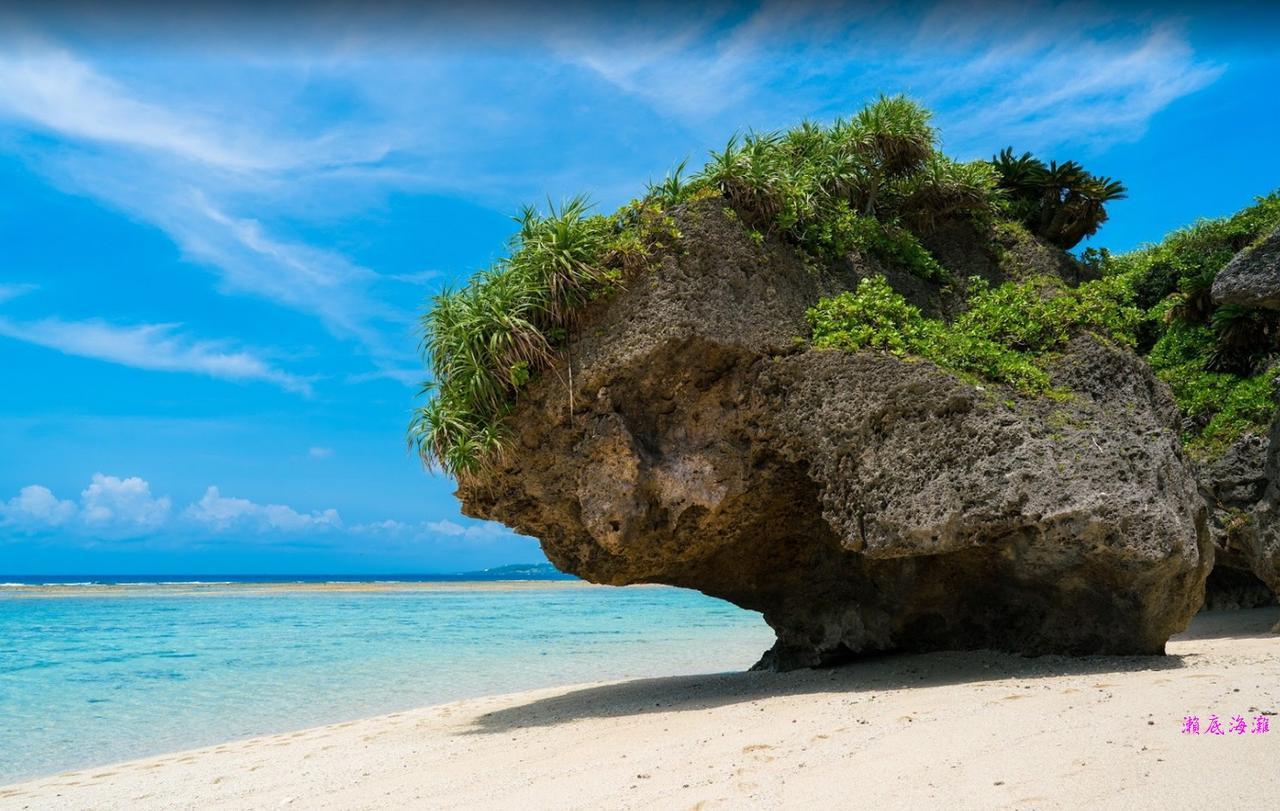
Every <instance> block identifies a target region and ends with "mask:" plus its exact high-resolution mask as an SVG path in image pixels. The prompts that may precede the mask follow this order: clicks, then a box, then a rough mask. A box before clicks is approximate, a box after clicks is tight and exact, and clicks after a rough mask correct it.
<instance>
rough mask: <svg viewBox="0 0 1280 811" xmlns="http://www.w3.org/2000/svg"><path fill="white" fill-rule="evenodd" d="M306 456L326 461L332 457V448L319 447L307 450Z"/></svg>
mask: <svg viewBox="0 0 1280 811" xmlns="http://www.w3.org/2000/svg"><path fill="white" fill-rule="evenodd" d="M307 456H310V457H311V458H312V459H328V458H329V457H330V456H333V448H322V447H320V446H319V445H316V446H313V447H311V448H308V449H307Z"/></svg>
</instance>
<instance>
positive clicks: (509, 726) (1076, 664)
mask: <svg viewBox="0 0 1280 811" xmlns="http://www.w3.org/2000/svg"><path fill="white" fill-rule="evenodd" d="M1277 619H1280V608H1275V607H1269V608H1260V609H1252V610H1247V611H1231V612H1210V613H1205V614H1201V615H1199V616H1197V617H1196V619H1195V620H1194V621H1193V622H1192V625H1191V628H1189V629H1188V630H1187V632H1185V633H1183V634H1179V635H1178V636H1177V637H1175V639H1176V640H1180V641H1183V642H1189V641H1199V640H1207V639H1240V638H1263V637H1270V636H1272V631H1271V627H1272V626H1273V625H1274V624H1275V622H1276V621H1277ZM1278 642H1280V639H1278ZM1182 666H1183V661H1182V656H1180V655H1166V656H1082V657H1066V656H1039V657H1034V658H1032V657H1024V656H1017V655H1014V654H1004V653H996V652H993V651H954V652H940V653H924V654H891V655H879V656H868V657H864V658H861V659H858V660H856V661H854V662H851V663H849V664H845V665H842V666H840V667H835V668H829V669H820V670H802V671H793V672H791V673H713V674H705V675H698V676H673V677H666V678H656V679H637V680H635V681H626V682H620V683H617V684H606V685H601V686H597V687H585V688H581V689H577V690H571V691H570V692H568V693H564V694H561V695H557V696H552V697H549V698H543V699H538V700H535V701H531V702H529V703H527V704H522V705H520V706H516V707H508V708H505V709H501V710H496V711H494V712H490V713H486V714H484V715H482V716H480V717H479V718H477V719H476V721H475V725H474V726H473V727H472V728H471V729H469V730H467V731H466V732H465V733H463V734H470V735H485V734H493V733H502V732H509V731H511V730H516V729H524V728H530V727H546V726H555V725H558V724H563V723H568V722H571V721H575V720H578V719H585V718H617V717H625V716H633V715H645V714H647V713H653V712H698V711H700V710H711V709H714V708H716V707H723V706H727V705H731V704H740V703H744V702H750V701H755V700H757V699H763V698H772V697H777V696H793V695H805V694H811V693H831V692H848V693H855V694H856V693H874V692H878V691H886V690H903V689H909V688H912V687H937V686H945V685H953V684H977V683H981V682H987V681H996V680H1004V679H1040V678H1050V677H1055V676H1079V675H1090V674H1094V673H1098V674H1101V673H1125V672H1135V671H1144V670H1170V669H1176V668H1180V667H1182Z"/></svg>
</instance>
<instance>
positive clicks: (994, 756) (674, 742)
mask: <svg viewBox="0 0 1280 811" xmlns="http://www.w3.org/2000/svg"><path fill="white" fill-rule="evenodd" d="M1277 620H1280V609H1276V608H1271V609H1260V610H1254V611H1244V612H1226V613H1211V614H1205V615H1201V616H1200V617H1198V618H1197V619H1196V621H1195V622H1194V623H1193V625H1192V627H1191V629H1190V630H1189V631H1188V632H1187V633H1186V634H1183V635H1181V636H1179V637H1177V638H1176V639H1175V640H1173V641H1172V642H1170V644H1169V646H1168V652H1169V654H1170V655H1169V656H1167V657H1163V658H1116V657H1095V658H1084V659H1064V658H1059V657H1043V658H1037V659H1027V658H1021V657H1017V656H1006V655H1002V654H994V653H986V652H980V653H940V654H928V655H917V656H892V657H882V658H877V659H871V660H867V661H863V662H861V663H858V664H855V665H852V666H848V667H844V668H839V669H835V670H825V671H805V672H800V673H790V674H781V675H779V674H764V673H733V674H720V675H708V676H697V677H681V678H669V679H650V680H643V681H632V682H622V683H613V684H594V685H579V686H572V687H561V688H555V689H549V690H539V691H531V692H525V693H517V694H512V695H503V696H494V697H490V698H482V699H473V700H468V701H460V702H456V703H453V704H446V705H442V706H436V707H426V708H423V709H419V710H414V711H411V712H403V713H396V714H393V715H386V716H381V717H377V718H369V719H366V720H361V721H356V722H352V723H345V724H337V725H333V726H326V727H319V728H315V729H309V730H304V731H301V732H294V733H288V734H282V735H273V736H269V737H262V738H255V739H252V740H244V741H237V742H233V743H228V744H225V745H222V746H216V747H212V748H206V749H199V750H193V751H189V752H181V753H177V754H171V755H167V756H163V757H157V758H150V759H145V760H138V761H133V762H130V763H123V764H119V765H114V766H105V767H99V768H93V769H86V770H83V771H78V772H69V773H65V774H60V775H56V776H53V777H47V778H42V779H37V780H33V781H30V782H26V783H21V784H18V785H13V786H8V787H5V788H3V789H0V807H2V808H6V809H8V808H31V809H48V808H101V809H108V808H120V809H125V808H128V809H138V808H202V809H203V808H278V807H288V806H293V807H297V808H308V809H310V808H511V809H517V808H518V809H530V808H582V809H598V808H642V807H647V808H687V809H693V808H702V809H711V808H745V807H750V808H756V807H761V808H777V807H796V808H799V807H808V806H810V805H812V804H815V803H822V804H823V805H829V806H835V807H842V808H856V807H868V808H870V807H878V808H883V807H932V806H940V805H945V806H947V807H948V808H951V809H959V808H1081V807H1119V806H1124V807H1126V808H1153V809H1154V808H1160V809H1174V808H1188V809H1190V808H1209V807H1212V808H1234V807H1255V808H1262V807H1272V806H1273V805H1274V803H1275V801H1276V798H1277V797H1280V717H1277V716H1276V715H1274V713H1275V712H1276V711H1277V710H1280V636H1276V635H1275V634H1274V633H1272V632H1271V628H1272V626H1274V625H1275V624H1276V622H1277ZM1264 713H1269V715H1264ZM1215 714H1216V715H1218V716H1220V717H1221V719H1222V723H1223V726H1224V727H1227V726H1228V725H1229V721H1230V719H1231V717H1232V716H1233V715H1241V716H1244V717H1246V718H1247V719H1249V721H1250V723H1252V719H1253V718H1254V717H1255V716H1259V715H1264V717H1266V718H1268V719H1269V720H1270V723H1271V725H1272V728H1271V731H1270V732H1269V733H1265V734H1253V733H1247V734H1243V735H1238V734H1234V733H1231V732H1227V734H1225V735H1222V736H1216V735H1209V734H1205V733H1206V731H1207V728H1208V725H1209V722H1210V718H1209V717H1210V716H1211V715H1215ZM1188 715H1196V716H1199V717H1200V719H1201V725H1202V726H1201V729H1202V734H1201V735H1199V736H1195V735H1187V734H1183V732H1182V727H1183V718H1184V716H1188Z"/></svg>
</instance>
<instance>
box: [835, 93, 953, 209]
mask: <svg viewBox="0 0 1280 811" xmlns="http://www.w3.org/2000/svg"><path fill="white" fill-rule="evenodd" d="M931 117H932V114H931V113H930V112H929V111H928V110H926V109H925V108H923V107H921V106H920V105H919V104H916V103H915V102H914V101H912V100H911V99H909V98H907V97H906V96H880V98H878V99H876V100H875V101H874V102H872V103H871V104H868V105H867V106H866V107H864V108H862V110H860V111H859V112H858V114H857V115H856V116H855V117H854V119H853V124H852V127H853V129H852V131H851V135H852V136H853V139H852V140H853V143H854V144H856V147H855V148H856V151H857V154H858V155H859V156H860V157H861V158H862V160H863V163H864V165H866V166H867V170H868V175H869V178H868V182H867V190H866V192H867V193H866V199H865V201H864V202H863V206H862V211H863V213H864V214H867V215H873V214H875V211H876V201H877V198H878V197H879V196H880V193H881V192H882V190H883V187H884V184H885V183H887V182H888V181H890V180H892V179H894V178H899V177H903V176H905V175H909V174H911V173H912V172H915V171H917V170H919V169H920V168H921V167H923V166H924V165H925V162H926V161H928V160H929V157H930V156H931V155H932V154H933V149H934V143H935V141H936V139H937V133H936V132H935V131H934V129H933V127H932V126H930V125H929V119H930V118H931Z"/></svg>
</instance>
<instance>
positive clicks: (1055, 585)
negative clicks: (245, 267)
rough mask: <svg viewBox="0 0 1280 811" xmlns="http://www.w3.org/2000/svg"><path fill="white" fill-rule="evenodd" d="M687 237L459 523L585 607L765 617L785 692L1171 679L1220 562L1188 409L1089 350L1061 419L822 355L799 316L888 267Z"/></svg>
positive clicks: (705, 212) (1062, 367)
mask: <svg viewBox="0 0 1280 811" xmlns="http://www.w3.org/2000/svg"><path fill="white" fill-rule="evenodd" d="M680 228H681V231H682V232H683V233H684V235H685V238H684V239H683V240H682V245H683V246H684V249H683V250H684V252H683V253H680V254H673V255H669V256H666V257H665V258H664V259H663V260H662V261H661V263H659V264H658V265H657V267H655V268H654V269H653V270H652V271H651V272H648V273H646V274H645V275H642V276H640V277H638V278H637V279H635V280H634V281H633V282H632V283H631V286H630V288H629V289H628V290H626V291H624V292H623V293H621V294H619V295H617V296H615V297H614V298H613V299H611V300H609V301H607V302H603V303H600V304H598V305H596V306H595V309H593V310H592V311H590V312H588V313H587V314H586V316H585V318H584V321H583V324H582V326H581V328H580V329H579V331H578V333H577V336H576V338H575V339H574V341H573V343H572V346H571V352H570V353H569V356H570V357H571V364H570V365H569V366H565V365H562V366H560V367H558V368H557V369H556V370H555V371H554V373H549V374H544V375H543V376H542V379H541V380H539V381H536V382H535V383H533V384H531V386H530V387H529V389H528V390H527V391H526V392H524V393H522V395H521V398H520V401H519V403H518V404H517V406H516V408H515V410H514V412H513V414H512V416H511V419H510V424H511V426H512V427H513V430H514V431H515V432H516V434H517V437H518V439H517V443H516V447H515V448H513V449H512V451H511V452H509V453H508V454H506V456H505V458H504V459H503V461H502V462H501V463H500V464H499V465H498V467H497V469H496V470H495V471H494V472H493V473H492V474H489V475H487V476H485V477H484V478H483V479H471V480H466V481H464V483H463V484H462V485H461V486H460V489H459V497H460V498H461V499H462V502H463V504H464V510H465V512H466V513H467V514H469V515H472V516H477V517H482V518H490V519H496V520H499V521H502V522H503V523H505V524H507V525H509V526H511V527H513V528H515V529H517V530H519V531H520V532H523V533H526V534H529V535H532V536H535V537H537V538H539V539H541V541H542V545H543V549H544V550H545V551H546V553H547V555H548V557H549V558H550V559H551V560H552V561H553V562H554V563H555V564H556V565H557V566H558V567H560V568H561V569H564V570H566V571H570V572H573V573H575V574H578V575H580V576H582V577H584V578H586V579H588V580H591V581H595V582H600V583H612V584H626V583H668V584H672V585H677V586H686V587H689V588H695V589H698V590H701V591H703V592H706V593H708V594H711V595H715V596H717V597H722V598H724V599H727V600H729V601H731V602H734V603H737V604H738V605H740V606H743V607H745V608H749V609H754V610H758V611H760V612H762V613H763V615H764V618H765V620H766V621H767V622H768V623H769V624H770V625H771V626H772V627H773V628H774V629H775V630H776V632H777V636H778V640H777V644H776V645H775V646H774V648H773V650H771V651H770V652H769V653H768V654H767V655H766V656H765V658H764V659H763V660H762V664H763V665H769V666H773V667H778V668H790V667H798V666H805V665H815V664H820V663H825V662H831V661H836V660H839V659H842V658H846V657H848V656H850V655H853V654H857V653H860V652H866V651H884V650H928V649H944V648H972V647H993V648H1001V649H1007V650H1014V651H1021V652H1026V653H1044V652H1067V653H1159V652H1161V651H1162V650H1163V646H1164V643H1165V640H1166V639H1167V638H1168V636H1169V635H1170V634H1172V633H1174V632H1176V631H1178V630H1180V629H1181V628H1183V627H1184V626H1185V625H1186V623H1187V621H1188V620H1189V619H1190V617H1191V616H1192V614H1193V613H1194V612H1195V611H1196V609H1197V608H1198V607H1199V605H1200V603H1201V600H1202V598H1203V593H1204V580H1205V576H1206V574H1207V572H1208V569H1209V567H1210V566H1211V565H1212V554H1213V553H1212V545H1211V542H1210V539H1209V532H1208V529H1207V524H1206V511H1205V507H1204V502H1203V500H1202V499H1201V498H1200V496H1199V494H1198V492H1197V485H1196V482H1195V480H1194V478H1193V475H1192V472H1191V470H1190V468H1189V465H1188V462H1187V461H1186V459H1185V457H1184V455H1183V453H1182V451H1181V450H1180V448H1179V444H1178V440H1177V437H1176V431H1175V425H1176V422H1177V416H1176V412H1175V408H1174V406H1173V404H1172V402H1171V400H1170V398H1169V396H1168V394H1167V392H1166V390H1165V388H1164V387H1163V385H1161V384H1159V383H1157V382H1156V380H1155V379H1154V378H1153V377H1152V375H1151V374H1150V372H1149V371H1148V369H1147V368H1146V365H1145V364H1144V363H1143V362H1142V361H1140V360H1139V359H1138V358H1136V357H1135V356H1133V355H1132V354H1130V353H1128V352H1124V351H1121V350H1118V349H1116V348H1113V347H1111V346H1108V345H1105V344H1104V343H1101V342H1100V341H1098V340H1095V339H1092V338H1088V337H1079V338H1077V339H1076V340H1075V341H1074V342H1073V343H1072V344H1071V345H1070V347H1069V350H1068V351H1067V352H1065V353H1064V354H1063V355H1062V356H1061V357H1060V358H1059V359H1058V360H1057V361H1056V362H1055V363H1054V364H1053V368H1052V374H1053V377H1054V380H1055V382H1056V383H1057V384H1058V385H1060V386H1063V387H1066V388H1068V389H1069V390H1070V391H1071V392H1072V393H1073V394H1072V396H1071V397H1069V398H1066V399H1055V398H1047V397H1046V398H1029V397H1020V396H1016V395H1014V394H1013V393H1011V392H1009V391H1007V390H1004V389H1002V388H1000V387H997V386H979V385H974V384H972V383H970V382H966V381H964V380H961V379H959V378H957V377H956V376H954V375H952V374H950V373H948V372H946V371H944V370H942V369H939V368H938V367H936V366H934V365H933V364H932V363H929V362H926V361H920V360H914V359H902V358H898V357H894V356H892V355H889V354H885V353H882V352H874V351H865V352H860V353H844V352H839V351H817V350H813V349H809V348H806V346H805V344H804V342H803V341H800V340H798V336H801V335H804V334H806V333H807V329H806V326H805V322H804V313H805V311H806V309H807V308H808V307H810V306H812V305H813V303H814V302H815V301H816V300H817V299H818V298H819V297H820V296H822V295H826V294H829V293H831V292H834V291H836V290H839V289H845V288H847V287H849V286H851V285H852V284H854V282H855V281H856V278H855V276H856V274H857V273H859V272H863V273H865V272H871V271H872V270H875V268H874V267H872V266H870V265H869V264H868V263H867V261H866V260H861V261H858V262H853V263H852V264H851V267H850V268H849V269H847V272H835V271H826V270H818V269H815V268H813V267H812V266H811V265H809V264H808V263H806V262H804V261H802V259H801V258H800V257H799V256H798V255H797V254H796V253H794V252H793V251H791V250H790V249H788V248H787V247H785V246H783V245H780V244H775V243H773V242H771V241H767V242H766V243H765V244H764V245H757V244H756V243H755V242H753V241H752V240H751V239H749V238H748V236H747V234H746V233H745V231H744V230H743V228H742V226H741V225H740V224H739V223H737V222H736V221H735V220H733V219H732V218H730V217H727V216H726V215H725V214H724V213H723V212H722V211H721V209H720V208H719V206H718V205H713V204H708V205H703V206H700V207H696V208H693V209H691V210H689V211H686V212H684V213H683V214H682V215H681V216H680ZM993 272H994V271H993ZM891 281H892V277H891ZM912 284H915V285H917V286H919V285H920V284H923V283H920V282H918V281H914V282H912ZM932 292H933V293H938V292H939V291H938V290H937V289H936V288H935V289H933V291H932ZM929 294H930V290H928V289H917V290H914V291H913V293H912V295H913V297H914V298H917V299H919V298H920V297H925V298H927V297H928V296H929ZM569 381H572V388H570V385H569Z"/></svg>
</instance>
